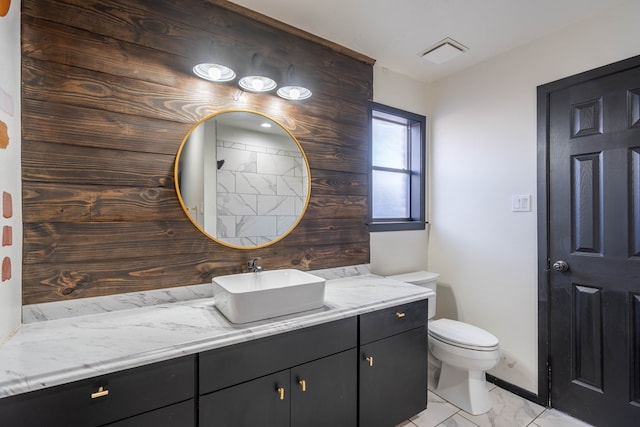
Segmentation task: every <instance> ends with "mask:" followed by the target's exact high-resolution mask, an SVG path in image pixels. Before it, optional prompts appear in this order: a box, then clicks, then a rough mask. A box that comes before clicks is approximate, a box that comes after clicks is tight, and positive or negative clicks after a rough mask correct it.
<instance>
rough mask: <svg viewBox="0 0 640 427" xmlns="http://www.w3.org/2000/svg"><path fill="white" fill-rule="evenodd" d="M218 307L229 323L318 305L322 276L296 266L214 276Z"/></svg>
mask: <svg viewBox="0 0 640 427" xmlns="http://www.w3.org/2000/svg"><path fill="white" fill-rule="evenodd" d="M212 282H213V297H214V299H215V304H216V307H217V308H218V310H220V312H222V314H224V315H225V317H226V318H227V319H229V320H230V321H231V322H232V323H247V322H254V321H256V320H262V319H268V318H270V317H276V316H283V315H285V314H290V313H297V312H300V311H306V310H312V309H314V308H320V307H322V305H323V304H324V288H325V280H324V279H322V278H320V277H318V276H314V275H313V274H309V273H305V272H304V271H300V270H295V269H285V270H268V271H262V272H259V273H241V274H230V275H227V276H219V277H214V278H213V281H212Z"/></svg>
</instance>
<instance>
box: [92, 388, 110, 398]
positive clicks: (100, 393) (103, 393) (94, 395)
mask: <svg viewBox="0 0 640 427" xmlns="http://www.w3.org/2000/svg"><path fill="white" fill-rule="evenodd" d="M108 395H109V390H105V389H104V387H100V388H98V391H96V392H95V393H91V398H92V399H97V398H99V397H104V396H108Z"/></svg>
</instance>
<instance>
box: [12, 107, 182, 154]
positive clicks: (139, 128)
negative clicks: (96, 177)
mask: <svg viewBox="0 0 640 427" xmlns="http://www.w3.org/2000/svg"><path fill="white" fill-rule="evenodd" d="M22 109H23V114H22V120H23V122H25V123H28V126H27V127H26V129H25V132H24V133H23V138H24V139H29V140H32V141H44V142H52V143H56V144H70V145H82V146H85V147H96V148H109V149H111V150H123V151H138V152H141V153H155V154H167V155H174V156H175V154H176V153H177V151H178V147H179V146H180V142H181V141H182V140H183V139H184V137H185V135H187V132H189V130H190V129H191V126H192V125H191V124H190V123H178V122H173V121H166V120H158V119H154V118H148V117H140V116H133V115H130V114H122V113H115V112H110V111H105V110H98V109H95V108H85V107H76V106H73V105H66V104H61V103H54V102H49V101H38V100H33V99H28V98H25V99H23V100H22ZM70 118H72V119H70ZM27 132H28V133H27Z"/></svg>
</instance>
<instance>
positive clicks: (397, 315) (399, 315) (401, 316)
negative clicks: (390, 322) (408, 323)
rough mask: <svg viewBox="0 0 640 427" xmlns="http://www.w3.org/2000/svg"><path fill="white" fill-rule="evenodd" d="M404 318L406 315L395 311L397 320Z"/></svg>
mask: <svg viewBox="0 0 640 427" xmlns="http://www.w3.org/2000/svg"><path fill="white" fill-rule="evenodd" d="M404 316H406V314H404V313H402V312H400V311H396V317H397V318H398V319H402V318H403V317H404Z"/></svg>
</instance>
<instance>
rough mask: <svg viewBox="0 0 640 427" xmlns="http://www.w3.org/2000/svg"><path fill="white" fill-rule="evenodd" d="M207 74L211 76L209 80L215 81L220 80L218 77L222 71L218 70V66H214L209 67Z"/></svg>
mask: <svg viewBox="0 0 640 427" xmlns="http://www.w3.org/2000/svg"><path fill="white" fill-rule="evenodd" d="M208 74H209V77H211V80H215V81H217V80H220V78H221V77H222V71H220V68H218V67H215V66H213V67H211V68H209V72H208Z"/></svg>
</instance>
